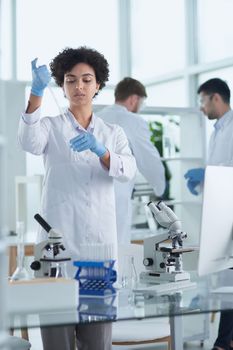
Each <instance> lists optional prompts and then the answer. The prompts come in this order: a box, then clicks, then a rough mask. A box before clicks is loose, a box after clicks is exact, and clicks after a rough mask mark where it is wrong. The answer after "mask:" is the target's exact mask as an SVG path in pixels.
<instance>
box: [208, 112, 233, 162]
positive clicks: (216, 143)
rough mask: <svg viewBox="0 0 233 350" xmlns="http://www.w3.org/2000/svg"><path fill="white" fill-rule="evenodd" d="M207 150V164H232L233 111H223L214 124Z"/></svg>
mask: <svg viewBox="0 0 233 350" xmlns="http://www.w3.org/2000/svg"><path fill="white" fill-rule="evenodd" d="M214 128H215V130H214V131H213V133H212V135H211V138H210V142H209V152H208V162H207V163H208V165H222V166H233V111H232V110H230V111H228V112H227V113H225V114H224V115H223V116H222V117H221V118H220V119H219V120H218V121H217V122H216V123H215V124H214Z"/></svg>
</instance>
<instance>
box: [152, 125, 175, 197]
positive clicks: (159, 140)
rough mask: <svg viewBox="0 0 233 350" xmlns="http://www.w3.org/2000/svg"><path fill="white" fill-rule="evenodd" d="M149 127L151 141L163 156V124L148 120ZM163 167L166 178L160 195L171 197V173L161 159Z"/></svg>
mask: <svg viewBox="0 0 233 350" xmlns="http://www.w3.org/2000/svg"><path fill="white" fill-rule="evenodd" d="M149 129H150V131H151V142H152V143H153V145H154V146H155V147H156V148H157V150H158V152H159V154H160V157H163V124H162V123H161V122H158V121H153V122H149ZM162 162H163V165H164V169H165V179H166V188H165V191H164V193H163V195H162V196H161V199H171V198H170V180H171V178H172V174H171V172H170V170H169V167H168V165H167V163H166V161H162Z"/></svg>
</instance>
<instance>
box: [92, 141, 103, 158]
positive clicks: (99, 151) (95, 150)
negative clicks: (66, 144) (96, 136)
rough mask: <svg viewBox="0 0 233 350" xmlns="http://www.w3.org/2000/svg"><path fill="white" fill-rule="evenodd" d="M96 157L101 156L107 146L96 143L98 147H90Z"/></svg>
mask: <svg viewBox="0 0 233 350" xmlns="http://www.w3.org/2000/svg"><path fill="white" fill-rule="evenodd" d="M91 151H92V152H94V153H95V154H96V155H97V156H98V157H100V158H102V157H103V156H104V155H105V153H106V152H107V148H106V147H105V146H104V145H101V144H98V147H96V148H94V149H91Z"/></svg>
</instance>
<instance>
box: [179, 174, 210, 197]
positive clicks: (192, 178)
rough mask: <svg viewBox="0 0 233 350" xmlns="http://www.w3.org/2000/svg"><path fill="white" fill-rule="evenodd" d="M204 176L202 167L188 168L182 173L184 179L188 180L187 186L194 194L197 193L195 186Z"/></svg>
mask: <svg viewBox="0 0 233 350" xmlns="http://www.w3.org/2000/svg"><path fill="white" fill-rule="evenodd" d="M204 176H205V169H204V168H196V169H190V170H188V171H187V173H186V174H185V175H184V177H185V179H187V180H188V181H187V187H188V189H189V191H190V192H191V193H192V194H194V195H196V196H197V195H198V192H197V191H196V190H195V188H196V186H198V185H200V184H201V183H202V182H203V181H204Z"/></svg>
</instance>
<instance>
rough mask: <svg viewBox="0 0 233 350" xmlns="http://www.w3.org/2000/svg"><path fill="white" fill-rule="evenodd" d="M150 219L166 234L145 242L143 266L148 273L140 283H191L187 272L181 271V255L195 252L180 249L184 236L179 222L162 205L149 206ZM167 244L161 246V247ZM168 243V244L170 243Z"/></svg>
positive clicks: (150, 238) (141, 276)
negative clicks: (187, 281) (165, 230)
mask: <svg viewBox="0 0 233 350" xmlns="http://www.w3.org/2000/svg"><path fill="white" fill-rule="evenodd" d="M147 206H148V207H149V208H150V210H151V212H152V215H153V218H154V220H155V221H157V222H158V223H159V224H160V225H161V226H162V227H164V228H165V229H167V232H165V233H163V234H159V235H155V236H152V237H148V238H146V239H144V260H143V264H144V266H145V268H146V270H147V271H143V272H141V274H140V281H141V282H142V283H164V282H176V281H184V280H190V275H189V273H188V272H185V271H183V266H182V254H183V253H187V252H192V251H193V250H194V248H183V239H184V238H186V237H187V234H186V233H185V232H183V231H182V230H181V222H180V220H179V219H178V218H177V216H176V214H175V213H174V212H173V211H172V210H171V208H169V207H168V206H167V205H166V204H165V203H164V202H162V201H159V202H158V203H157V204H155V203H153V202H149V203H148V204H147ZM164 242H169V244H166V245H164V246H162V245H161V243H164ZM170 242H171V243H170Z"/></svg>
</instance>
